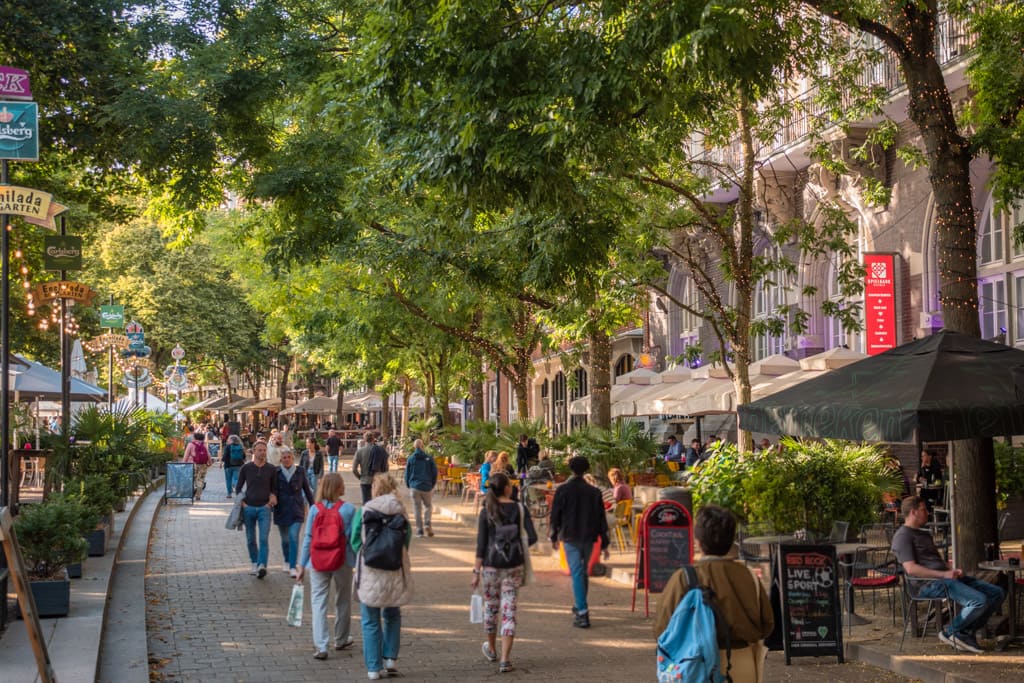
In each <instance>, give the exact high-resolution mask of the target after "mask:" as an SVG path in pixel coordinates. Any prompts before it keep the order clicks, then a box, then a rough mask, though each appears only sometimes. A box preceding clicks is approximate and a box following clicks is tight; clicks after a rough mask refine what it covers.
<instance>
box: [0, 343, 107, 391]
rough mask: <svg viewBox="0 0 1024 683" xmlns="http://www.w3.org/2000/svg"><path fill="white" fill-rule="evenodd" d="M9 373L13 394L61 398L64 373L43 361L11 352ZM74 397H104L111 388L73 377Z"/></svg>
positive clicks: (72, 388) (72, 389) (10, 388)
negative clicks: (107, 388)
mask: <svg viewBox="0 0 1024 683" xmlns="http://www.w3.org/2000/svg"><path fill="white" fill-rule="evenodd" d="M11 361H12V362H11V366H10V373H9V377H10V379H9V390H10V392H11V395H10V396H9V398H11V399H14V400H33V399H36V398H39V399H47V400H52V401H59V400H61V391H60V389H61V385H60V380H61V377H60V373H59V372H57V371H56V370H51V369H50V368H48V367H46V366H45V365H43V364H42V363H37V362H36V361H33V360H28V359H27V358H23V357H22V356H19V355H17V354H12V355H11ZM70 379H71V400H72V401H104V400H106V398H107V392H105V391H104V390H103V389H100V388H99V387H97V386H94V385H92V384H89V383H88V382H85V381H82V380H80V379H78V378H76V377H71V378H70Z"/></svg>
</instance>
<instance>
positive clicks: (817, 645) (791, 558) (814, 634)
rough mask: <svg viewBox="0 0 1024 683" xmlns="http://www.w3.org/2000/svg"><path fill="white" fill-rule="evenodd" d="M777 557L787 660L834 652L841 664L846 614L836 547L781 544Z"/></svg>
mask: <svg viewBox="0 0 1024 683" xmlns="http://www.w3.org/2000/svg"><path fill="white" fill-rule="evenodd" d="M776 557H777V560H776V561H777V565H776V566H777V570H778V579H779V589H780V595H781V600H782V644H783V650H784V651H785V653H786V663H787V664H789V662H790V659H791V658H792V657H821V656H831V655H835V656H836V657H838V658H839V663H840V664H842V663H843V615H842V611H841V610H840V602H839V574H838V572H837V571H836V551H835V548H834V547H833V546H831V545H782V546H780V547H779V553H778V555H777V556H776Z"/></svg>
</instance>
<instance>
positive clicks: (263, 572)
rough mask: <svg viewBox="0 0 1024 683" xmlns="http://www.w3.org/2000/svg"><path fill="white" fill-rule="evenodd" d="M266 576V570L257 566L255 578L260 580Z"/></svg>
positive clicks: (261, 566)
mask: <svg viewBox="0 0 1024 683" xmlns="http://www.w3.org/2000/svg"><path fill="white" fill-rule="evenodd" d="M266 575H267V568H266V567H264V566H263V565H262V564H261V565H260V566H259V567H258V568H257V569H256V578H258V579H262V578H263V577H264V576H266Z"/></svg>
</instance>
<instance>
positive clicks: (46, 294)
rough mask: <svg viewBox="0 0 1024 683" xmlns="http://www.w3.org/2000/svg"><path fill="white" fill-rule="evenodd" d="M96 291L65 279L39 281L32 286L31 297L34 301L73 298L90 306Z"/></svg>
mask: <svg viewBox="0 0 1024 683" xmlns="http://www.w3.org/2000/svg"><path fill="white" fill-rule="evenodd" d="M96 294H97V292H94V291H93V290H92V289H90V288H89V285H83V284H82V283H81V282H69V281H67V280H56V281H54V282H41V283H40V284H38V285H36V286H35V287H33V288H32V297H33V298H34V299H35V300H36V301H49V300H50V299H74V300H75V301H80V302H82V303H83V304H85V305H86V306H92V300H93V299H94V298H96Z"/></svg>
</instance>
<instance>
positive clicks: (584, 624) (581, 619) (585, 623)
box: [572, 612, 590, 628]
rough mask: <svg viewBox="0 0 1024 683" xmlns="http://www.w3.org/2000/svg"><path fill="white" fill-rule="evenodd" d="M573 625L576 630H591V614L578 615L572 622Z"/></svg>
mask: <svg viewBox="0 0 1024 683" xmlns="http://www.w3.org/2000/svg"><path fill="white" fill-rule="evenodd" d="M572 625H573V626H575V627H576V628H590V612H584V613H583V614H577V615H576V617H575V618H574V619H573V620H572Z"/></svg>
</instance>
